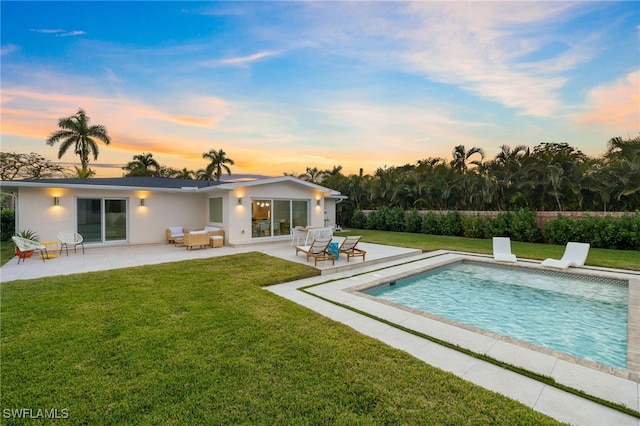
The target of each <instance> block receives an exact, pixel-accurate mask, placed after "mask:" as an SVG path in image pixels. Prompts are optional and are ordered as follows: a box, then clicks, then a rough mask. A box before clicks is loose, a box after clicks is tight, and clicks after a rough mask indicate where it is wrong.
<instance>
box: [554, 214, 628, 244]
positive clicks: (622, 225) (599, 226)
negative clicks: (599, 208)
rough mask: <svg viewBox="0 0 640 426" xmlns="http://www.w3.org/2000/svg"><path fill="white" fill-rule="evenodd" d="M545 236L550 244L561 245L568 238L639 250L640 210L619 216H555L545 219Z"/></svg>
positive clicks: (568, 239)
mask: <svg viewBox="0 0 640 426" xmlns="http://www.w3.org/2000/svg"><path fill="white" fill-rule="evenodd" d="M544 237H545V239H546V240H547V241H548V242H550V243H551V244H560V245H564V244H567V242H569V241H579V242H585V243H589V244H591V246H592V247H594V248H609V249H621V250H634V249H640V213H636V214H635V215H633V214H629V215H625V216H622V217H619V218H613V217H611V216H605V217H595V216H589V215H586V216H584V217H582V218H567V217H563V216H560V215H558V217H557V218H556V219H553V220H549V221H548V222H547V224H546V226H545V230H544Z"/></svg>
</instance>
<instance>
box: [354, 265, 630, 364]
mask: <svg viewBox="0 0 640 426" xmlns="http://www.w3.org/2000/svg"><path fill="white" fill-rule="evenodd" d="M627 286H628V282H627V281H624V280H617V279H606V278H595V277H590V276H583V277H579V276H578V277H577V276H575V275H574V274H568V273H563V272H556V271H548V270H533V269H531V268H526V267H518V266H510V265H502V264H494V263H487V262H474V261H467V260H464V261H458V262H454V263H452V264H448V265H445V266H441V267H438V268H435V269H431V270H429V271H425V272H422V273H419V274H417V275H412V276H409V277H404V278H401V279H397V280H394V281H393V282H391V283H384V284H380V285H376V286H375V287H372V288H368V289H363V290H361V291H362V292H364V293H366V294H368V295H371V296H374V297H377V298H380V299H384V300H386V301H389V302H392V303H394V304H398V305H402V306H407V307H409V308H413V309H418V310H421V311H424V312H428V313H431V314H434V315H436V316H439V317H443V318H448V319H450V320H453V321H456V322H460V323H464V324H468V325H470V326H473V327H477V328H479V329H483V330H488V331H490V332H493V333H498V334H500V335H504V336H508V337H511V338H513V339H517V340H520V341H524V342H529V343H532V344H534V345H539V346H542V347H546V348H549V349H552V350H555V351H559V352H563V353H566V354H570V355H573V356H576V357H579V358H582V359H586V360H590V361H594V362H597V363H600V364H604V365H607V366H611V367H614V368H620V369H624V368H626V366H627V322H628V321H627V319H628V291H627Z"/></svg>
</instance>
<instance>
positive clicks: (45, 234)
mask: <svg viewBox="0 0 640 426" xmlns="http://www.w3.org/2000/svg"><path fill="white" fill-rule="evenodd" d="M86 185H91V182H90V181H88V182H87V184H86ZM83 186H85V185H84V184H82V186H65V187H59V188H56V187H47V186H20V187H19V188H18V203H17V209H16V225H17V230H24V229H31V230H33V231H35V232H37V233H38V235H39V236H40V239H41V240H44V241H49V240H55V239H56V235H57V233H58V232H60V231H63V230H68V231H75V230H76V229H78V226H77V217H76V215H77V212H76V209H77V207H76V204H77V203H76V200H77V199H78V198H94V199H95V198H100V199H104V198H107V199H108V198H116V199H125V200H127V224H128V228H127V240H126V241H113V242H105V243H91V244H96V245H100V244H104V245H107V244H150V243H160V242H164V241H165V230H166V229H167V228H168V227H170V226H182V227H185V228H187V229H189V230H195V229H202V228H203V227H204V226H205V225H212V226H219V227H221V228H223V229H224V231H225V244H230V245H240V244H249V243H256V242H270V241H282V240H288V239H289V238H290V236H289V235H288V232H286V231H285V232H286V234H285V233H284V232H283V234H281V235H276V236H268V237H267V236H265V237H252V211H251V208H252V200H256V199H263V200H265V199H266V200H304V201H306V202H307V203H308V206H309V211H308V226H313V227H323V226H333V225H335V200H333V199H325V197H327V196H329V195H330V191H329V190H328V189H326V188H322V187H316V186H315V185H314V186H309V185H307V184H306V183H301V182H300V181H296V180H276V181H270V182H264V181H263V182H258V181H249V182H247V183H246V184H243V183H233V184H231V185H225V186H222V185H221V186H211V187H206V188H204V189H202V188H201V189H200V190H196V189H195V188H194V189H193V190H181V189H179V190H166V189H161V190H153V189H148V190H138V189H128V188H120V187H117V186H113V187H106V186H104V187H99V186H95V187H86V186H85V187H83ZM54 197H58V199H59V205H54ZM211 198H222V221H221V222H217V223H216V222H210V221H209V219H210V212H209V205H210V202H209V199H211ZM142 199H144V205H142V203H141V200H142Z"/></svg>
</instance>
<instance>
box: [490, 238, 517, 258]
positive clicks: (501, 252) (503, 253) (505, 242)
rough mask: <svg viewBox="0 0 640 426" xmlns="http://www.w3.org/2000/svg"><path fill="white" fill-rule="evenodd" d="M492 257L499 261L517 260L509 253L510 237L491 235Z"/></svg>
mask: <svg viewBox="0 0 640 426" xmlns="http://www.w3.org/2000/svg"><path fill="white" fill-rule="evenodd" d="M493 258H494V259H495V260H499V261H501V262H517V261H518V258H517V257H516V256H515V255H514V254H512V253H511V238H509V237H493Z"/></svg>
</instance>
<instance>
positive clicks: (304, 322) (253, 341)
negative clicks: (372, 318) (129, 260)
mask: <svg viewBox="0 0 640 426" xmlns="http://www.w3.org/2000/svg"><path fill="white" fill-rule="evenodd" d="M314 274H317V271H316V270H315V269H313V268H310V267H308V266H306V265H302V264H294V263H291V262H287V261H285V260H282V259H275V258H272V257H269V256H267V255H264V254H260V253H249V254H241V255H233V256H225V257H218V258H212V259H202V260H190V261H184V262H175V263H165V264H161V265H151V266H142V267H136V268H129V269H119V270H112V271H101V272H94V273H85V274H77V275H70V276H58V277H50V278H46V279H45V278H43V279H35V280H26V281H13V282H8V283H3V284H2V286H1V287H0V289H1V292H2V294H1V296H2V335H1V347H0V354H1V359H2V382H1V386H2V392H1V401H0V402H1V404H0V405H1V407H2V408H3V409H19V408H31V409H33V410H37V409H53V408H57V409H58V410H63V409H66V410H67V411H66V412H67V413H68V415H69V418H68V419H66V420H64V422H65V424H66V423H67V422H69V423H71V424H123V423H125V424H169V425H171V424H175V425H178V424H179V425H183V424H252V425H253V424H265V425H272V424H337V425H358V424H362V425H370V424H438V425H440V424H452V425H453V424H455V425H458V424H473V425H483V424H484V425H495V424H509V425H511V424H557V422H555V421H554V420H552V419H550V418H548V417H546V416H544V415H542V414H540V413H537V412H535V411H534V410H532V409H530V408H528V407H526V406H524V405H522V404H520V403H518V402H515V401H513V400H510V399H508V398H505V397H503V396H501V395H498V394H496V393H493V392H491V391H488V390H485V389H483V388H481V387H478V386H475V385H473V384H471V383H469V382H467V381H464V380H462V379H460V378H458V377H456V376H454V375H452V374H450V373H446V372H443V371H441V370H438V369H436V368H433V367H431V366H429V365H427V364H425V363H423V362H421V361H419V360H417V359H415V358H413V357H411V356H409V355H408V354H406V353H405V352H403V351H399V350H395V349H393V348H391V347H389V346H387V345H385V344H383V343H381V342H379V341H377V340H375V339H372V338H369V337H366V336H364V335H361V334H359V333H357V332H355V331H354V330H352V329H351V328H349V327H347V326H346V325H343V324H340V323H336V322H334V321H332V320H330V319H328V318H325V317H323V316H321V315H319V314H317V313H315V312H313V311H311V310H308V309H306V308H304V307H301V306H299V305H297V304H295V303H293V302H291V301H288V300H286V299H283V298H281V297H278V296H276V295H274V294H272V293H271V292H268V291H265V290H264V289H263V288H262V287H263V286H267V285H271V284H275V283H280V282H284V281H289V280H295V279H301V278H304V277H308V276H311V275H314ZM3 413H4V411H3ZM3 420H4V421H5V423H6V424H11V423H12V421H13V420H11V419H3ZM39 422H40V421H34V422H33V423H34V424H35V423H39ZM15 424H24V422H23V421H15Z"/></svg>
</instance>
